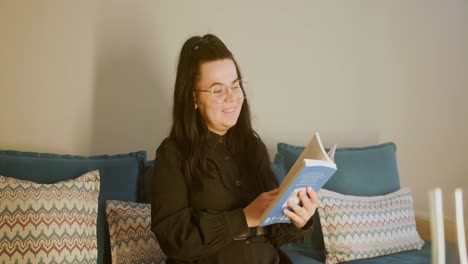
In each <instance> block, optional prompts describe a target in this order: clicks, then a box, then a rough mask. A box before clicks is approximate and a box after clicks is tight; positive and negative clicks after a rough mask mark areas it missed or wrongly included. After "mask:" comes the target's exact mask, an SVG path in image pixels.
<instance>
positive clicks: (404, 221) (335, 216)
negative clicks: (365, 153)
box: [317, 188, 424, 264]
mask: <svg viewBox="0 0 468 264" xmlns="http://www.w3.org/2000/svg"><path fill="white" fill-rule="evenodd" d="M318 200H319V202H318V208H317V209H318V213H319V216H320V222H321V224H322V231H323V240H324V243H325V250H326V263H327V264H333V263H339V262H343V261H350V260H357V259H365V258H372V257H377V256H381V255H388V254H392V253H396V252H401V251H407V250H413V249H421V248H422V246H423V245H424V241H423V240H421V238H420V237H419V234H418V232H417V230H416V222H415V218H414V210H413V198H412V195H411V191H410V190H409V189H408V188H402V189H400V190H399V191H396V192H394V193H390V194H387V195H383V196H373V197H364V196H351V195H343V194H339V193H336V192H332V191H329V190H326V189H321V190H320V191H319V192H318Z"/></svg>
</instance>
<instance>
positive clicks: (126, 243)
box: [106, 200, 166, 264]
mask: <svg viewBox="0 0 468 264" xmlns="http://www.w3.org/2000/svg"><path fill="white" fill-rule="evenodd" d="M106 213H107V221H108V222H109V233H110V242H111V252H112V263H116V264H120V263H121V264H127V263H128V264H132V263H134V264H137V263H165V258H166V257H165V255H164V253H163V252H162V250H161V248H160V247H159V243H158V240H157V239H156V236H155V235H154V233H153V232H152V231H151V205H150V204H143V203H133V202H124V201H116V200H110V201H107V207H106Z"/></svg>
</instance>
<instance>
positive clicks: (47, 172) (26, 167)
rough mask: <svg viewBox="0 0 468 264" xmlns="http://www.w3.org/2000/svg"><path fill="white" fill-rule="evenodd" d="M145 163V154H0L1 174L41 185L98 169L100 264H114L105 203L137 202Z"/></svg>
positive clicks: (5, 151)
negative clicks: (99, 184) (99, 181)
mask: <svg viewBox="0 0 468 264" xmlns="http://www.w3.org/2000/svg"><path fill="white" fill-rule="evenodd" d="M144 161H146V152H145V151H138V152H133V153H129V154H119V155H99V156H92V157H84V156H71V155H59V154H49V153H35V152H21V151H9V150H4V151H0V175H5V176H9V177H15V178H17V179H21V180H29V181H34V182H38V183H55V182H58V181H63V180H68V179H73V178H76V177H78V176H79V175H82V174H84V173H86V172H88V171H92V170H99V173H100V177H101V190H100V194H99V207H98V218H97V242H98V261H97V263H111V254H110V241H109V229H108V225H107V220H106V214H105V201H106V200H112V199H114V200H122V201H132V202H133V201H136V198H137V183H138V177H139V174H140V173H141V171H142V168H143V164H144Z"/></svg>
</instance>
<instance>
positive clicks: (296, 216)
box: [283, 187, 317, 228]
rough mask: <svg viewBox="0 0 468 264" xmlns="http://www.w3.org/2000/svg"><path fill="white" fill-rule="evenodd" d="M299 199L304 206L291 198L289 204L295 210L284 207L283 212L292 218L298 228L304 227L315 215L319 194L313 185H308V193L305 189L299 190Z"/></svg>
mask: <svg viewBox="0 0 468 264" xmlns="http://www.w3.org/2000/svg"><path fill="white" fill-rule="evenodd" d="M299 199H300V200H301V202H302V207H301V206H299V205H298V204H295V203H294V202H292V201H291V200H289V201H288V206H289V207H290V208H291V209H292V210H293V211H290V210H288V209H284V210H283V213H284V214H285V215H286V216H287V217H289V219H291V221H292V222H293V224H294V225H295V226H296V227H297V228H302V227H304V225H305V224H306V223H307V222H308V221H309V219H310V218H311V217H312V216H313V215H314V213H315V209H317V194H316V193H315V191H314V190H313V189H312V187H307V194H306V192H305V191H304V190H301V191H299Z"/></svg>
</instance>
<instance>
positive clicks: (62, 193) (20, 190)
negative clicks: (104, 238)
mask: <svg viewBox="0 0 468 264" xmlns="http://www.w3.org/2000/svg"><path fill="white" fill-rule="evenodd" d="M98 196H99V172H98V171H92V172H89V173H86V174H84V175H82V176H80V177H78V178H76V179H72V180H68V181H62V182H57V183H55V184H38V183H34V182H31V181H24V180H18V179H14V178H10V177H4V176H0V237H1V240H0V263H96V259H97V238H96V218H97V209H98Z"/></svg>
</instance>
